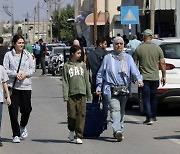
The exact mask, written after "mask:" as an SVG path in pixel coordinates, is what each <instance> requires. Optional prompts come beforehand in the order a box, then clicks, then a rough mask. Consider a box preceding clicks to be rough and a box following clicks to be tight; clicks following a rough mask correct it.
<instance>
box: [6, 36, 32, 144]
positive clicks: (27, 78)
mask: <svg viewBox="0 0 180 154" xmlns="http://www.w3.org/2000/svg"><path fill="white" fill-rule="evenodd" d="M24 42H25V40H24V38H23V37H22V36H21V35H18V34H17V35H15V36H14V37H13V39H12V47H11V50H10V51H9V52H7V53H6V54H5V57H4V61H3V65H4V68H5V70H6V72H7V74H8V76H9V80H8V86H9V87H10V88H11V89H12V95H11V101H12V103H11V105H10V106H9V107H8V109H9V116H10V120H11V127H12V132H13V140H12V142H13V143H20V139H25V138H26V137H27V136H28V132H27V129H26V125H27V123H28V120H29V117H30V113H31V110H32V107H31V91H32V85H31V84H32V82H31V77H32V75H33V73H34V72H35V66H34V63H33V59H32V56H31V54H30V53H29V52H28V51H26V50H24ZM19 108H20V113H21V119H20V124H19V122H18V109H19Z"/></svg>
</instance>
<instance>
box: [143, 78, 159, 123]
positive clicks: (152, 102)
mask: <svg viewBox="0 0 180 154" xmlns="http://www.w3.org/2000/svg"><path fill="white" fill-rule="evenodd" d="M143 82H144V86H143V87H142V98H143V104H144V109H145V113H146V119H148V120H149V119H151V118H155V117H156V112H157V111H156V110H157V88H158V87H159V80H157V81H150V80H144V81H143Z"/></svg>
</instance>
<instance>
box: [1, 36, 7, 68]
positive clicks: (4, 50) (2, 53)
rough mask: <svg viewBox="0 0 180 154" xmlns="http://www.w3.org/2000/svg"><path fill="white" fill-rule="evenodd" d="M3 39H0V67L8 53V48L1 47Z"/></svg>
mask: <svg viewBox="0 0 180 154" xmlns="http://www.w3.org/2000/svg"><path fill="white" fill-rule="evenodd" d="M3 42H4V39H3V38H2V37H0V65H3V59H4V55H5V54H6V52H8V47H7V46H4V45H3Z"/></svg>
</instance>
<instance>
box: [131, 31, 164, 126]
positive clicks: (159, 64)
mask: <svg viewBox="0 0 180 154" xmlns="http://www.w3.org/2000/svg"><path fill="white" fill-rule="evenodd" d="M152 38H153V33H152V31H151V30H150V29H146V30H145V31H144V32H143V40H144V42H143V43H141V44H140V45H139V46H138V47H137V48H136V50H135V52H134V55H133V58H134V61H135V63H136V64H139V70H140V73H141V74H142V76H143V83H144V86H143V87H142V98H143V104H144V109H145V114H146V120H145V121H144V122H143V123H144V124H147V125H152V124H153V122H154V121H157V119H156V109H157V88H158V87H159V68H160V69H161V72H162V77H161V84H162V86H164V85H165V83H166V66H165V60H164V55H163V51H162V50H161V48H160V47H159V46H158V45H155V44H154V43H152V42H151V40H152Z"/></svg>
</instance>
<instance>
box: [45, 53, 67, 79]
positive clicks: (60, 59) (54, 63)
mask: <svg viewBox="0 0 180 154" xmlns="http://www.w3.org/2000/svg"><path fill="white" fill-rule="evenodd" d="M63 65H64V56H63V54H56V55H53V56H51V57H50V62H49V64H48V73H49V74H52V76H55V75H58V74H59V75H62V68H63Z"/></svg>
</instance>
